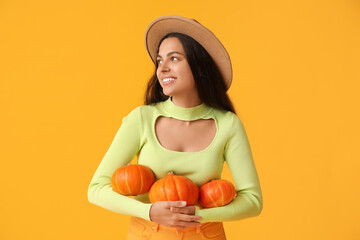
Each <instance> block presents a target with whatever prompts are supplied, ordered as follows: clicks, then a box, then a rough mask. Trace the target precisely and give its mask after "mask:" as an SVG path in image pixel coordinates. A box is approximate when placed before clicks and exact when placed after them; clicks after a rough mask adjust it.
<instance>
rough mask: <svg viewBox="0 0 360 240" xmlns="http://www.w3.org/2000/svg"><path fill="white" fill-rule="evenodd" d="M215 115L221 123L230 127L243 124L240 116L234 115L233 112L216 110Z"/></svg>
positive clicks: (214, 110)
mask: <svg viewBox="0 0 360 240" xmlns="http://www.w3.org/2000/svg"><path fill="white" fill-rule="evenodd" d="M213 113H214V115H216V116H217V118H218V120H219V121H221V122H223V123H225V124H228V125H233V124H237V125H238V124H242V122H241V120H240V118H239V117H238V115H236V114H235V113H233V112H231V111H225V110H219V109H215V108H214V109H213Z"/></svg>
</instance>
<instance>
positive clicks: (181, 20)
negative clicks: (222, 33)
mask: <svg viewBox="0 0 360 240" xmlns="http://www.w3.org/2000/svg"><path fill="white" fill-rule="evenodd" d="M172 32H178V33H182V34H186V35H188V36H190V37H192V38H193V39H195V40H196V41H197V42H198V43H199V44H201V45H202V46H203V47H204V48H205V49H206V51H207V52H208V53H209V54H210V56H211V57H212V59H213V60H214V62H215V64H216V65H217V66H218V68H219V70H220V72H221V75H222V77H223V78H224V81H225V84H226V87H227V89H229V88H230V85H231V81H232V67H231V61H230V57H229V54H228V53H227V51H226V49H225V47H224V46H223V45H222V43H221V42H220V41H219V39H218V38H217V37H216V36H215V35H214V34H213V33H212V32H211V31H210V30H209V29H207V28H205V27H204V26H203V25H201V24H200V23H199V22H197V21H196V20H195V19H188V18H185V17H181V16H176V15H166V16H161V17H158V18H156V19H155V20H153V21H152V22H151V23H150V24H149V25H148V27H147V28H146V31H145V46H146V49H147V51H148V53H149V55H150V58H151V60H152V61H153V62H154V63H155V61H156V58H157V51H158V46H159V43H160V41H161V39H162V38H163V37H164V36H165V35H167V34H168V33H172Z"/></svg>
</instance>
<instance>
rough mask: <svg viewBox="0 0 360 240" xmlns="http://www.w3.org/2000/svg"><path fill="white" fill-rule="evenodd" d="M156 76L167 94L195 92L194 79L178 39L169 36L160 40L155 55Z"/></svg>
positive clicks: (178, 94) (189, 93)
mask: <svg viewBox="0 0 360 240" xmlns="http://www.w3.org/2000/svg"><path fill="white" fill-rule="evenodd" d="M157 62H158V68H157V70H156V75H157V78H158V79H159V83H160V85H161V87H162V88H163V93H164V94H165V95H167V96H191V95H192V94H197V90H196V87H195V81H194V77H193V74H192V72H191V69H190V66H189V64H188V61H187V59H186V55H185V52H184V49H183V46H182V44H181V42H180V40H179V39H178V38H176V37H169V38H166V39H165V40H163V41H162V43H161V45H160V47H159V53H158V56H157Z"/></svg>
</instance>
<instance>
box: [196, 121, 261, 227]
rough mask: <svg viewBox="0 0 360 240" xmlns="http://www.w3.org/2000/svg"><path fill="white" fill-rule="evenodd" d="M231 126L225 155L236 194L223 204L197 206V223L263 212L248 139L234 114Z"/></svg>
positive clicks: (221, 220)
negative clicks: (211, 206)
mask: <svg viewBox="0 0 360 240" xmlns="http://www.w3.org/2000/svg"><path fill="white" fill-rule="evenodd" d="M231 127H232V133H231V135H230V137H229V140H228V142H227V144H226V147H225V153H224V158H225V161H226V162H227V164H228V166H229V169H230V171H231V174H232V177H233V179H234V181H235V185H236V186H235V188H236V192H237V195H236V197H235V199H234V200H233V201H232V202H231V203H229V204H227V205H225V206H221V207H216V208H208V209H202V208H200V207H199V206H196V215H199V216H202V217H203V219H202V220H201V221H200V222H223V221H235V220H240V219H244V218H249V217H254V216H257V215H259V214H260V213H261V211H262V207H263V202H262V193H261V188H260V183H259V179H258V175H257V172H256V168H255V165H254V161H253V158H252V153H251V149H250V145H249V141H248V138H247V135H246V132H245V129H244V126H243V124H242V122H241V120H240V119H239V118H238V117H237V116H236V115H235V117H234V118H233V124H232V126H231Z"/></svg>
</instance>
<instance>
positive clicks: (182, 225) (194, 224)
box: [175, 221, 201, 228]
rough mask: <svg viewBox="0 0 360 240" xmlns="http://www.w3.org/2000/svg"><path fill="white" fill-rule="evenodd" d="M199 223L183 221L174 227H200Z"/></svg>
mask: <svg viewBox="0 0 360 240" xmlns="http://www.w3.org/2000/svg"><path fill="white" fill-rule="evenodd" d="M200 226H201V223H199V222H184V221H178V222H177V225H176V226H175V227H177V228H187V227H200Z"/></svg>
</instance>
